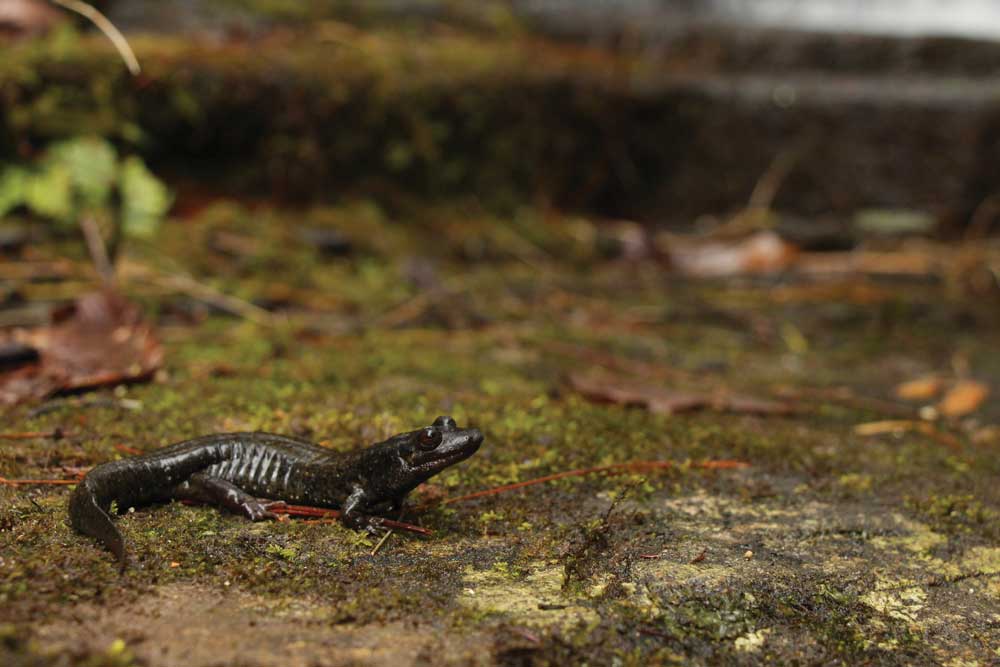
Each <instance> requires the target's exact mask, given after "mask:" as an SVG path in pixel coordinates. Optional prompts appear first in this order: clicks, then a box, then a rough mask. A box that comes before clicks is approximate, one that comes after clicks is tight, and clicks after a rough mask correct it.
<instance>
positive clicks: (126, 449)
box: [115, 443, 143, 456]
mask: <svg viewBox="0 0 1000 667" xmlns="http://www.w3.org/2000/svg"><path fill="white" fill-rule="evenodd" d="M115 449H117V450H118V451H119V452H121V453H122V454H131V455H133V456H134V455H137V454H142V453H143V451H142V450H141V449H136V448H135V447H129V446H128V445H126V444H122V443H118V444H117V445H115Z"/></svg>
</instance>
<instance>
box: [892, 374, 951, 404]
mask: <svg viewBox="0 0 1000 667" xmlns="http://www.w3.org/2000/svg"><path fill="white" fill-rule="evenodd" d="M943 384H944V383H943V382H942V381H941V378H939V377H937V376H936V375H928V376H925V377H922V378H917V379H915V380H909V381H908V382H902V383H900V384H898V385H896V396H897V397H898V398H901V399H903V400H906V401H927V400H930V399H932V398H934V397H935V396H937V395H938V394H939V393H941V388H942V385H943Z"/></svg>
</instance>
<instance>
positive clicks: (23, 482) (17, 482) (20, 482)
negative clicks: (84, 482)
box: [0, 477, 80, 486]
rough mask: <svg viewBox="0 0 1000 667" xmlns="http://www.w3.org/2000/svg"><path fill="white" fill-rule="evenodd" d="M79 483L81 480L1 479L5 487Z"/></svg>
mask: <svg viewBox="0 0 1000 667" xmlns="http://www.w3.org/2000/svg"><path fill="white" fill-rule="evenodd" d="M79 482H80V480H79V479H7V478H6V477H0V484H2V485H4V486H61V485H64V484H78V483H79Z"/></svg>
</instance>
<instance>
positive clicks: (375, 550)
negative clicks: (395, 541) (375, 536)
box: [371, 528, 393, 556]
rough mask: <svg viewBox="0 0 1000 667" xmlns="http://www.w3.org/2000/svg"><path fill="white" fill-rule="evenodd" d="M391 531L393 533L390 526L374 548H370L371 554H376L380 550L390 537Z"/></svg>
mask: <svg viewBox="0 0 1000 667" xmlns="http://www.w3.org/2000/svg"><path fill="white" fill-rule="evenodd" d="M392 533H393V529H392V528H390V529H389V530H387V531H385V535H383V536H382V539H381V540H379V541H378V544H376V545H375V547H374V548H372V553H371V555H372V556H377V555H378V552H379V551H381V550H382V547H383V546H384V545H385V543H386V542H388V541H389V538H390V537H392Z"/></svg>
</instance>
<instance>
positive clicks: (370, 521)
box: [340, 486, 382, 535]
mask: <svg viewBox="0 0 1000 667" xmlns="http://www.w3.org/2000/svg"><path fill="white" fill-rule="evenodd" d="M366 508H367V503H366V498H365V490H364V489H362V488H361V487H360V486H355V487H354V491H353V492H351V495H349V496H348V497H347V500H345V501H344V507H343V509H342V510H341V515H340V519H341V521H342V522H343V523H344V525H345V526H347V527H348V528H353V529H354V530H366V531H368V532H369V533H371V534H372V535H375V534H376V533H378V529H379V527H381V525H382V517H378V516H372V515H370V514H365V513H364V512H363V511H362V510H364V509H366Z"/></svg>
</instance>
